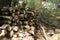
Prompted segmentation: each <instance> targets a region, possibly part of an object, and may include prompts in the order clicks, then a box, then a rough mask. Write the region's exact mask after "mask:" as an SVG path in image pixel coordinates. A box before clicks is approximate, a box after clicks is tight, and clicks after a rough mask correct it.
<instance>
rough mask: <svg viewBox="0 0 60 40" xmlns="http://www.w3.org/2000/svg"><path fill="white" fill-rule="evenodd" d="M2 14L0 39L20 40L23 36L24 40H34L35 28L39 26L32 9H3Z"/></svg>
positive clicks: (0, 14) (16, 7)
mask: <svg viewBox="0 0 60 40" xmlns="http://www.w3.org/2000/svg"><path fill="white" fill-rule="evenodd" d="M0 12H1V13H0V26H1V27H0V29H1V30H0V31H1V33H0V37H6V38H10V39H11V40H15V38H16V37H17V39H16V40H18V39H20V38H19V37H20V36H23V37H22V40H24V39H25V40H26V39H27V37H29V38H32V39H31V40H34V35H35V34H34V32H35V27H36V26H37V25H36V22H35V21H37V20H36V19H35V13H34V11H33V10H32V9H31V8H25V7H21V8H20V7H18V6H15V7H3V8H2V9H1V10H0ZM20 31H21V32H20ZM24 36H25V37H26V38H25V37H24ZM3 40H4V39H3ZM28 40H30V39H28Z"/></svg>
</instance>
